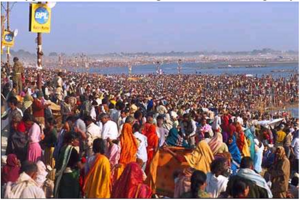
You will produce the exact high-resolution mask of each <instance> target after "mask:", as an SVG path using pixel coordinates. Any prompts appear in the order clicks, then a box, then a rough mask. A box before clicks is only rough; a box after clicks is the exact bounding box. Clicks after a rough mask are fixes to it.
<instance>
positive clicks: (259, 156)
mask: <svg viewBox="0 0 300 200" xmlns="http://www.w3.org/2000/svg"><path fill="white" fill-rule="evenodd" d="M263 151H264V146H263V145H262V146H261V147H260V148H259V149H258V150H257V152H255V156H254V160H253V161H254V162H253V163H254V170H255V171H256V172H258V173H260V172H261V171H262V168H261V165H262V160H263Z"/></svg>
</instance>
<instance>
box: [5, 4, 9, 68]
mask: <svg viewBox="0 0 300 200" xmlns="http://www.w3.org/2000/svg"><path fill="white" fill-rule="evenodd" d="M6 5H7V8H6V18H7V24H6V25H7V27H6V29H7V31H9V2H7V3H6ZM6 61H7V64H8V65H9V47H7V48H6Z"/></svg>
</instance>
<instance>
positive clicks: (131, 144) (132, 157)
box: [113, 123, 138, 181]
mask: <svg viewBox="0 0 300 200" xmlns="http://www.w3.org/2000/svg"><path fill="white" fill-rule="evenodd" d="M120 145H121V155H120V160H119V164H118V165H117V167H116V169H115V173H114V180H113V181H116V180H118V179H119V177H120V176H121V174H122V172H123V170H124V169H125V167H126V165H127V164H128V163H130V162H136V153H137V149H138V147H137V141H136V139H135V137H134V135H133V133H132V126H131V124H130V123H125V124H124V126H123V129H122V133H121V135H120Z"/></svg>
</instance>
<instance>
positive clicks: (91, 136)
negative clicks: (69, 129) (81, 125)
mask: <svg viewBox="0 0 300 200" xmlns="http://www.w3.org/2000/svg"><path fill="white" fill-rule="evenodd" d="M84 122H85V124H86V126H87V128H86V137H87V138H86V145H87V146H86V155H87V156H88V157H90V156H91V155H93V142H94V140H95V139H97V138H100V137H101V129H100V127H99V126H97V125H96V124H94V122H93V119H92V117H91V116H87V117H85V119H84Z"/></svg>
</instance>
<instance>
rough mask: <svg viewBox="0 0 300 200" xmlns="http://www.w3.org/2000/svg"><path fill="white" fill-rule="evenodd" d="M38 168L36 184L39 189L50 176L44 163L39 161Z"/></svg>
mask: <svg viewBox="0 0 300 200" xmlns="http://www.w3.org/2000/svg"><path fill="white" fill-rule="evenodd" d="M36 166H37V168H38V171H37V176H36V179H35V182H36V183H37V185H38V186H39V187H42V186H43V185H44V183H45V181H46V179H47V178H46V177H47V175H48V172H47V171H46V166H45V164H44V163H43V162H42V161H38V162H37V163H36Z"/></svg>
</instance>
